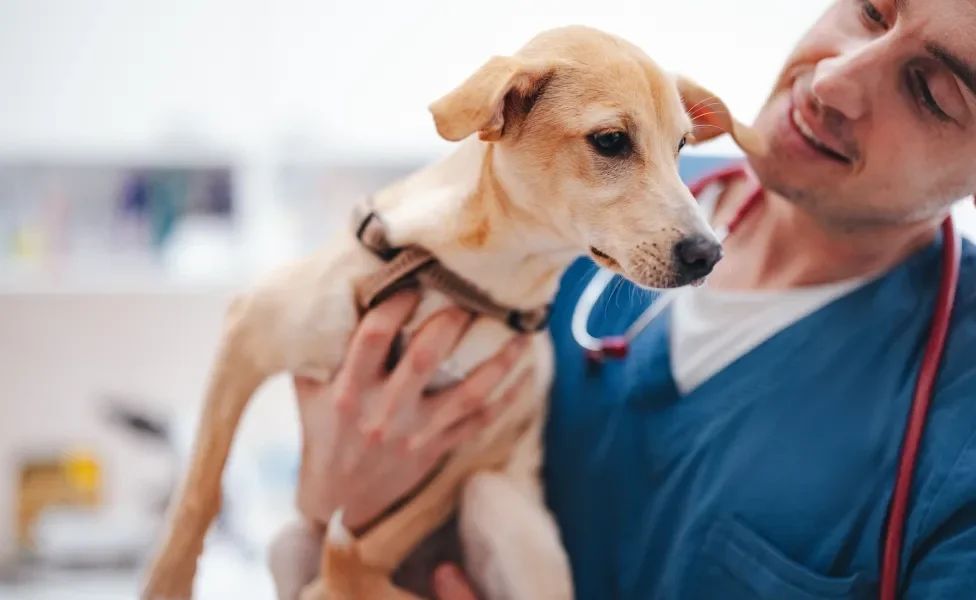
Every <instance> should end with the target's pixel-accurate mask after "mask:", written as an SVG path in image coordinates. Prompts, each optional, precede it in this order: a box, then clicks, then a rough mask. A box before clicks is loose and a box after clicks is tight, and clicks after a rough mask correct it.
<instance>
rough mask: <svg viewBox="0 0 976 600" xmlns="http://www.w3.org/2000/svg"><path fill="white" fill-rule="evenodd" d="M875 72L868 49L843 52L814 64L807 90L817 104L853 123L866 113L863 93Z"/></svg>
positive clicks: (865, 93)
mask: <svg viewBox="0 0 976 600" xmlns="http://www.w3.org/2000/svg"><path fill="white" fill-rule="evenodd" d="M879 71H880V65H879V64H877V62H876V61H874V60H873V56H872V52H871V50H870V49H869V48H868V47H866V46H864V47H860V48H856V49H847V50H845V51H844V52H842V53H840V54H838V55H836V56H833V57H830V58H824V59H822V60H821V61H820V62H819V63H817V68H816V70H815V71H814V74H813V81H812V83H811V84H810V91H811V93H812V94H813V96H814V98H816V100H817V101H818V102H819V103H820V104H823V105H824V106H828V107H830V108H833V109H834V110H836V111H837V112H839V113H841V114H842V115H844V117H846V118H847V119H850V120H852V121H854V120H857V119H860V118H861V117H863V116H864V115H865V114H866V113H867V111H868V99H867V92H866V90H867V89H869V88H870V86H871V85H873V83H872V80H873V79H875V78H876V77H877V73H878V72H879Z"/></svg>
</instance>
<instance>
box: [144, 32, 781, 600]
mask: <svg viewBox="0 0 976 600" xmlns="http://www.w3.org/2000/svg"><path fill="white" fill-rule="evenodd" d="M430 109H431V112H432V113H433V117H434V122H435V124H436V128H437V131H438V133H439V134H440V135H441V136H442V137H444V138H445V139H447V140H451V141H457V142H461V144H460V145H459V147H458V149H457V150H456V152H454V153H453V154H452V155H450V156H449V157H447V158H446V159H444V160H442V161H440V162H438V163H437V164H434V165H432V166H429V167H427V168H425V169H423V170H420V171H419V172H416V173H414V174H412V175H411V176H409V177H407V178H406V179H404V180H402V181H399V182H397V183H396V184H394V185H391V186H389V187H387V188H386V189H384V190H382V191H381V192H379V193H378V194H377V195H376V196H375V199H374V200H375V206H376V208H377V209H378V210H379V211H380V213H381V214H382V217H383V220H384V222H385V223H386V224H387V225H388V227H389V233H390V237H391V239H392V242H393V243H394V244H396V245H410V244H415V245H419V246H422V247H424V248H426V249H428V250H429V251H431V252H432V253H433V254H435V255H436V256H437V257H438V259H439V260H440V261H441V262H442V263H443V264H444V265H445V266H446V267H448V268H450V269H451V270H453V271H455V272H456V273H459V274H462V275H464V276H466V277H468V278H469V279H472V280H475V281H476V282H477V283H478V284H480V285H481V286H482V287H483V288H485V289H486V290H487V291H488V292H489V293H490V294H492V295H493V297H494V298H495V299H496V300H497V301H498V302H501V303H504V304H507V305H510V306H512V307H518V308H532V307H536V306H539V305H542V304H545V303H547V302H549V301H550V300H551V299H552V297H553V296H554V294H555V292H556V288H557V284H558V280H559V277H560V275H561V274H562V272H563V270H564V269H565V268H566V267H567V266H568V264H569V263H570V262H571V261H572V260H574V259H575V258H576V257H578V256H580V255H584V254H586V253H590V255H591V256H593V258H594V260H595V261H596V262H597V263H599V264H601V265H604V266H606V267H608V268H610V269H613V270H615V271H617V272H618V273H620V274H622V275H623V276H625V277H627V278H629V279H630V280H632V281H634V282H636V283H637V284H639V285H641V286H645V287H653V288H664V287H675V286H678V285H682V284H683V283H688V282H689V281H688V278H687V277H686V276H685V273H683V272H682V271H681V269H680V268H679V266H678V262H677V261H676V259H675V250H674V249H675V245H676V244H677V243H678V242H679V241H681V240H683V239H686V238H689V237H694V236H698V237H699V239H707V240H713V241H714V240H715V238H714V233H713V232H712V231H711V229H710V227H709V225H708V223H706V221H705V220H704V219H703V217H702V216H701V214H700V212H699V211H698V210H697V207H696V203H695V200H694V198H693V197H692V196H691V194H690V192H689V190H688V189H687V187H686V186H685V185H684V184H683V183H682V181H681V179H680V178H679V175H678V168H677V160H678V152H679V149H680V146H681V145H682V141H683V140H687V141H688V142H689V143H693V142H694V141H703V140H707V139H710V138H713V137H715V136H717V135H720V134H721V133H723V132H728V133H730V134H732V135H733V137H734V138H735V140H736V141H737V143H738V144H739V145H740V146H741V147H743V148H745V149H746V150H747V151H750V152H761V150H762V149H761V148H759V147H758V141H757V139H755V137H754V136H753V134H752V132H751V131H750V130H749V129H747V128H745V127H743V126H742V125H741V124H739V123H737V122H736V121H735V120H734V119H732V118H731V117H730V116H729V114H728V111H727V109H726V108H725V106H724V105H723V104H722V103H721V101H720V100H719V99H718V98H716V97H715V96H714V95H713V94H712V93H711V92H708V91H706V90H704V89H703V88H701V87H699V86H697V85H695V84H694V83H692V82H691V81H689V80H687V79H685V78H681V77H677V78H675V77H672V76H671V75H669V74H668V73H666V72H665V71H664V70H662V69H661V68H660V67H659V66H658V65H657V64H655V63H654V62H652V61H651V60H650V59H649V58H648V57H647V56H645V54H644V53H643V52H641V51H640V50H639V49H638V48H637V47H635V46H634V45H632V44H630V43H628V42H626V41H624V40H621V39H619V38H617V37H614V36H612V35H609V34H606V33H603V32H600V31H597V30H593V29H590V28H585V27H567V28H560V29H556V30H551V31H547V32H545V33H543V34H540V35H539V36H537V37H536V38H534V39H533V40H531V41H530V42H529V43H528V44H527V45H526V46H525V47H523V48H522V49H521V50H520V51H519V52H518V53H517V54H515V55H514V56H497V57H494V58H492V59H491V60H489V61H488V62H487V63H485V64H484V65H483V66H482V67H481V68H480V69H478V70H477V71H476V72H475V73H474V74H473V75H471V76H470V77H469V78H468V79H467V80H466V81H464V82H463V83H461V84H460V85H459V86H458V87H457V88H456V89H454V90H453V91H451V92H450V93H448V94H447V95H446V96H444V97H443V98H441V99H439V100H438V101H436V102H435V103H433V104H432V105H431V107H430ZM689 111H690V112H695V111H697V112H701V113H704V114H703V115H701V117H700V118H696V119H695V121H694V122H693V120H692V118H690V117H689V115H688V112H689ZM605 132H619V133H621V134H624V135H625V136H626V137H625V138H624V139H625V140H629V143H627V144H624V145H623V146H621V147H620V148H618V149H621V148H622V150H621V151H620V152H617V153H616V155H613V156H604V155H603V154H602V153H601V152H600V151H598V150H599V149H598V147H597V146H598V143H595V141H594V138H593V137H592V134H595V133H605ZM475 134H477V135H475ZM602 139H603V140H604V141H607V140H608V139H609V140H611V141H612V138H607V137H604V138H602ZM379 265H380V262H379V261H378V259H377V258H375V257H374V256H373V255H372V254H370V253H369V252H367V251H366V250H365V249H364V248H363V247H362V246H361V245H360V244H359V243H358V241H357V240H356V239H355V237H354V235H353V232H352V231H351V230H350V231H349V232H348V233H347V234H344V235H341V236H339V239H336V240H334V241H333V242H332V243H330V244H329V245H328V246H327V247H325V248H324V249H322V250H321V251H320V252H318V253H317V254H314V255H313V256H310V257H308V258H306V259H304V260H302V261H300V262H297V263H296V264H292V265H290V266H288V267H286V268H283V269H281V270H280V271H278V272H277V273H276V274H274V275H273V276H272V277H270V278H269V279H267V280H266V281H264V282H263V283H262V284H261V285H259V286H258V287H256V288H255V289H253V290H252V291H250V292H248V293H246V294H242V295H240V296H239V297H237V298H236V299H235V301H234V302H233V303H232V305H231V306H230V308H229V311H228V314H227V319H226V325H225V329H224V333H223V337H222V340H221V345H220V350H219V355H218V357H217V360H216V364H215V367H214V370H213V373H212V379H211V380H210V383H209V388H208V390H207V395H206V399H205V404H204V413H203V419H202V421H201V425H200V429H199V431H198V438H197V445H196V448H195V451H194V454H193V458H192V464H191V465H190V469H189V473H188V474H187V478H186V480H185V485H184V487H183V488H182V491H181V495H180V496H179V497H178V498H177V502H176V503H175V505H174V507H173V513H172V517H171V518H172V524H171V526H170V528H169V529H168V531H167V534H166V538H165V540H164V543H163V545H162V548H161V550H160V552H159V554H158V556H157V557H156V559H155V561H154V563H153V564H152V565H151V568H150V572H149V577H148V581H147V584H146V587H145V589H144V591H143V594H142V597H143V598H146V599H152V600H159V599H163V598H166V599H171V600H173V599H184V598H189V597H190V596H191V591H192V585H193V579H194V575H195V571H196V564H197V558H198V556H199V554H200V553H201V551H202V548H203V541H204V536H205V534H206V532H207V530H208V527H209V525H210V523H211V520H212V519H213V518H214V517H215V515H216V513H217V511H218V506H219V502H220V483H221V474H222V470H223V468H224V464H225V461H226V459H227V456H228V452H229V450H230V447H231V442H232V439H233V437H234V432H235V428H236V427H237V424H238V421H239V419H240V417H241V415H242V413H243V411H244V408H245V406H246V405H247V403H248V400H249V399H250V397H251V395H252V394H253V393H254V391H255V390H256V389H257V387H258V386H260V385H261V384H262V383H263V382H264V381H265V380H267V379H268V378H269V377H271V376H273V375H275V374H278V373H283V372H289V373H295V374H302V375H305V376H310V377H314V378H316V379H319V380H321V381H329V380H330V378H331V377H332V376H333V374H334V373H335V372H336V370H337V368H338V367H339V365H340V363H341V362H342V360H343V357H344V355H345V352H346V345H347V343H348V340H349V338H350V335H351V333H352V331H353V329H354V328H355V326H356V323H357V321H358V318H359V312H358V310H357V306H356V305H355V302H354V285H355V283H356V281H357V280H359V279H360V278H361V277H363V276H364V275H366V274H368V273H370V272H371V271H373V270H374V269H376V268H377V267H378V266H379ZM449 303H450V299H449V298H448V297H446V296H444V295H441V294H439V293H434V292H430V291H428V292H427V293H425V295H424V298H423V300H422V301H421V304H420V305H419V307H418V308H417V310H416V312H415V315H414V316H413V318H412V321H411V322H410V323H409V325H408V328H407V330H406V334H407V335H409V332H410V331H414V330H415V329H416V327H417V326H418V325H419V324H420V323H422V322H423V321H424V320H425V319H426V318H427V317H429V316H430V315H431V313H432V312H434V311H437V310H439V309H442V308H444V307H445V306H447V305H448V304H449ZM512 335H513V331H512V330H511V329H509V328H508V327H506V325H505V324H503V323H501V322H499V321H497V320H492V319H488V318H478V319H476V320H475V321H474V322H473V324H472V325H471V326H470V328H469V329H468V330H467V333H466V334H465V337H464V338H463V339H462V340H461V342H460V343H459V344H458V347H457V349H456V351H455V352H454V354H453V355H452V357H451V358H450V359H449V360H448V361H447V363H445V364H444V365H443V368H442V375H445V377H443V378H442V379H443V381H441V382H440V384H444V383H449V382H451V381H456V380H457V379H459V378H462V377H464V376H465V375H466V374H467V373H468V372H469V371H470V370H471V369H472V368H474V367H475V366H477V365H478V364H480V363H481V362H482V361H484V360H485V359H487V358H488V357H489V356H491V355H493V354H494V353H495V352H496V351H497V350H498V349H499V348H500V347H501V346H502V345H503V344H504V343H505V342H506V341H507V340H509V339H510V337H511V336H512ZM548 344H549V341H548V338H547V336H546V335H545V334H544V333H540V334H536V335H535V336H534V348H533V350H534V351H533V352H530V353H528V354H527V356H526V359H525V360H524V361H523V362H522V363H521V364H520V365H519V366H518V368H516V369H513V372H512V377H511V378H510V379H508V380H506V383H503V384H502V385H500V386H499V389H498V394H497V395H496V396H495V398H497V397H498V396H499V395H501V393H503V391H504V389H505V388H506V387H507V385H508V384H509V383H511V381H514V380H515V379H516V378H517V377H518V375H519V374H520V373H522V372H524V371H523V369H524V368H526V367H529V366H530V365H533V366H534V369H535V374H536V380H535V382H536V385H535V386H534V389H532V390H531V393H526V394H523V395H522V396H521V397H519V398H518V399H517V400H516V401H515V402H514V404H513V405H512V406H511V407H510V408H508V409H506V410H505V411H504V412H503V413H502V416H501V417H500V418H499V419H497V420H496V421H494V422H493V423H492V424H490V425H489V426H488V427H487V429H485V430H484V431H483V432H481V433H480V434H479V435H478V436H477V437H476V438H475V439H473V440H472V441H470V442H469V443H467V444H465V445H463V446H462V447H460V448H458V449H457V450H456V451H455V452H454V453H453V454H452V455H451V456H450V457H449V459H448V461H447V463H446V464H445V466H444V467H443V469H442V470H441V471H440V472H439V473H438V474H437V476H436V477H435V478H433V479H432V480H431V482H430V483H429V484H428V485H427V486H426V487H424V488H423V489H422V490H421V491H420V492H419V493H418V494H417V495H416V496H415V497H414V498H413V499H412V500H411V501H410V502H408V503H407V504H406V505H405V506H404V507H402V508H400V509H399V510H398V511H396V512H394V513H393V514H392V515H390V516H388V517H387V518H386V519H385V520H383V521H381V522H380V523H379V524H378V525H377V526H375V527H374V528H372V529H370V530H369V531H368V532H367V533H366V534H365V535H364V536H362V537H360V539H354V538H353V536H351V535H350V533H349V532H348V531H346V530H345V529H344V528H343V527H342V525H341V518H336V519H333V521H332V525H331V526H330V527H328V534H326V536H325V537H326V543H325V549H324V551H322V546H321V544H320V542H321V537H319V536H320V535H321V531H323V530H325V527H324V526H323V524H307V525H300V524H296V525H295V527H293V528H291V529H289V530H288V531H287V532H284V533H283V534H282V535H281V536H279V538H278V540H277V541H276V543H275V547H274V548H273V549H272V551H271V563H272V571H273V573H274V575H275V579H276V583H277V585H278V588H279V593H280V594H281V595H282V597H287V598H289V599H291V598H296V597H298V596H299V590H301V589H302V588H304V592H302V593H301V598H303V600H309V599H311V598H320V599H321V598H328V600H393V599H397V598H404V599H406V598H417V597H418V596H416V595H415V594H414V593H412V592H410V591H407V590H405V589H402V588H398V587H397V586H395V585H394V584H393V583H392V579H391V576H392V574H393V572H394V571H395V570H396V569H397V568H398V567H399V566H400V565H402V564H403V563H404V561H405V559H407V558H408V557H409V556H410V555H411V553H413V552H415V551H416V549H417V548H418V545H419V544H420V543H421V542H422V541H423V540H424V539H426V538H428V536H430V535H431V534H432V533H433V532H434V531H435V530H439V529H443V528H444V527H447V526H448V525H449V524H450V523H456V529H457V531H458V533H459V534H460V542H461V549H462V550H463V554H464V557H465V564H466V568H467V571H468V573H469V574H470V576H471V578H472V580H473V581H474V583H475V584H476V585H477V586H478V587H479V588H480V591H481V592H482V593H483V594H484V596H485V597H486V598H488V599H489V600H498V599H502V598H514V599H520V600H521V599H525V600H529V599H531V600H542V599H547V598H551V599H560V600H564V599H570V598H572V597H573V591H572V584H571V577H570V572H569V564H568V559H567V557H566V555H565V552H564V550H563V549H562V546H561V543H560V538H559V533H558V531H557V528H556V526H555V524H554V522H553V520H552V518H551V516H550V515H549V513H548V512H547V510H546V507H545V505H544V502H543V496H542V490H541V484H540V481H539V467H540V460H541V452H540V444H541V432H542V426H543V422H544V419H545V412H546V402H545V398H546V396H547V389H548V383H549V379H550V376H551V373H552V357H551V352H550V347H549V345H548ZM490 401H492V399H489V402H490ZM308 552H315V553H316V554H319V553H321V555H322V559H321V560H314V561H309V560H308V559H307V556H305V557H304V558H303V557H302V556H301V554H302V553H308ZM303 560H304V561H305V563H304V564H303V562H302V561H303ZM432 566H433V565H430V567H432ZM313 579H314V581H312V580H313ZM310 582H311V583H310ZM306 584H308V585H306Z"/></svg>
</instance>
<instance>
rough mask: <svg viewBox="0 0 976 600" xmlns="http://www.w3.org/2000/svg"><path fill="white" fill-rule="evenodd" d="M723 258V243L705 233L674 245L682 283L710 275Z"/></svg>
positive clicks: (675, 259) (679, 278)
mask: <svg viewBox="0 0 976 600" xmlns="http://www.w3.org/2000/svg"><path fill="white" fill-rule="evenodd" d="M720 260H722V244H720V243H718V242H716V241H715V239H714V238H710V237H706V236H704V235H693V236H689V237H686V238H685V239H683V240H681V241H680V242H678V243H677V244H675V245H674V262H675V265H676V266H677V269H676V270H677V271H678V282H679V283H680V284H681V285H684V284H685V283H690V282H692V281H695V280H697V279H701V278H702V277H704V276H706V275H708V274H709V273H711V272H712V269H714V268H715V265H716V263H718V261H720Z"/></svg>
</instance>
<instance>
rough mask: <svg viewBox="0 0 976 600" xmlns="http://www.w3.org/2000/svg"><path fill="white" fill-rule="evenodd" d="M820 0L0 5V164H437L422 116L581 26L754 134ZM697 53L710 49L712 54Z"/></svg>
mask: <svg viewBox="0 0 976 600" xmlns="http://www.w3.org/2000/svg"><path fill="white" fill-rule="evenodd" d="M827 4H828V2H827V1H826V0H811V1H807V2H781V1H779V0H743V1H741V2H725V1H723V0H699V1H696V2H674V1H668V2H665V1H663V0H618V1H616V2H612V3H608V4H602V3H598V2H596V3H595V2H592V0H493V1H492V2H490V3H474V2H450V1H448V0H421V1H410V2H405V1H403V0H348V1H344V2H336V1H335V0H309V1H304V2H303V1H298V0H284V1H281V2H278V1H271V0H268V1H266V2H258V1H255V0H208V1H200V0H170V1H168V2H149V1H145V0H143V1H138V0H5V1H4V2H2V3H0V89H2V90H4V93H3V94H2V97H0V149H7V148H16V147H19V146H27V147H36V146H39V145H40V146H45V147H47V146H53V147H62V146H69V147H82V148H85V147H91V146H95V147H116V146H120V147H124V146H133V145H140V144H144V143H147V142H152V141H154V140H156V139H157V138H158V137H159V136H163V135H167V134H169V133H170V132H184V133H191V132H192V133H193V134H195V135H201V136H205V137H206V138H208V139H210V140H213V141H214V142H215V143H219V144H226V145H230V146H232V147H235V148H236V147H241V146H243V147H247V148H250V149H254V150H256V151H257V150H259V149H260V148H262V147H264V145H265V144H271V143H274V142H275V141H276V140H278V139H279V138H280V137H281V136H283V135H288V134H298V135H303V136H308V137H314V138H320V139H325V140H326V142H327V143H328V144H329V145H330V146H331V147H332V148H335V149H336V150H339V151H342V152H343V153H347V152H366V151H369V152H372V151H374V150H375V149H376V148H375V147H376V146H383V147H384V148H390V147H392V148H403V149H413V148H415V147H418V146H419V147H433V148H440V147H441V146H442V145H441V144H440V143H439V142H438V140H437V139H436V135H435V134H434V131H433V128H432V126H431V123H430V119H429V116H428V114H427V112H426V106H427V104H428V103H429V102H430V101H431V100H433V99H434V98H436V97H437V95H439V94H440V93H442V92H445V91H447V90H448V89H449V88H450V87H452V86H453V85H455V84H456V83H458V82H459V81H460V80H461V79H462V78H464V77H465V76H467V75H468V74H469V73H470V72H471V71H472V70H473V69H474V68H475V67H477V66H478V65H479V64H480V63H481V62H482V61H484V60H485V59H486V57H487V56H489V55H490V54H492V53H506V52H511V51H513V50H515V49H516V48H517V47H518V46H520V45H521V44H523V43H524V42H525V41H527V40H528V39H529V38H530V37H531V36H532V35H534V34H535V33H536V32H537V31H539V30H541V29H544V28H547V27H552V26H557V25H563V24H569V23H585V24H590V25H594V26H598V27H603V28H606V29H608V30H610V31H613V32H616V33H619V34H621V35H624V36H626V37H628V38H630V39H632V40H633V41H634V42H636V43H638V44H640V45H641V46H643V47H644V48H645V49H646V50H647V51H648V52H649V53H650V54H651V56H653V57H655V58H656V59H658V60H659V61H660V62H661V63H662V64H663V65H664V66H666V67H667V68H670V69H674V70H677V71H684V72H687V73H690V74H693V75H694V76H695V77H696V78H698V79H700V80H701V81H702V82H704V83H707V84H708V85H709V86H711V87H712V88H713V89H715V90H716V91H717V92H718V93H720V94H722V95H723V96H724V97H725V98H726V99H727V101H728V102H729V104H730V106H731V108H732V109H733V110H735V111H738V112H740V113H741V114H742V116H743V117H744V118H746V119H750V118H751V117H752V116H753V114H754V113H755V111H756V110H757V109H758V107H759V104H760V103H761V101H762V100H763V98H764V96H765V93H766V89H767V87H768V86H769V84H770V83H771V82H772V78H773V77H774V76H775V73H776V70H777V69H778V67H779V61H780V60H781V57H782V56H783V54H784V53H785V52H786V51H787V50H788V49H789V47H790V46H791V44H792V43H793V41H794V40H795V39H796V38H797V37H798V36H799V35H800V34H801V33H802V31H803V30H804V28H805V27H807V26H808V25H809V24H810V23H811V22H812V20H813V19H814V18H815V17H816V15H817V14H818V13H819V12H820V11H821V10H822V8H823V7H824V6H826V5H827ZM705 40H707V42H706V41H705Z"/></svg>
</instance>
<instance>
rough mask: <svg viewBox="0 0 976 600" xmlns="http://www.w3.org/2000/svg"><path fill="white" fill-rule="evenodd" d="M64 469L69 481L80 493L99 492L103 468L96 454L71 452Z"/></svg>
mask: <svg viewBox="0 0 976 600" xmlns="http://www.w3.org/2000/svg"><path fill="white" fill-rule="evenodd" d="M64 468H65V471H66V472H67V475H68V479H69V480H70V481H71V483H72V484H74V486H75V488H77V490H78V491H80V492H84V493H93V492H97V491H98V488H99V486H100V484H101V468H100V467H99V464H98V460H97V459H96V458H95V455H94V453H91V452H86V451H82V452H71V453H69V454H68V457H67V459H66V461H65V466H64Z"/></svg>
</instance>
